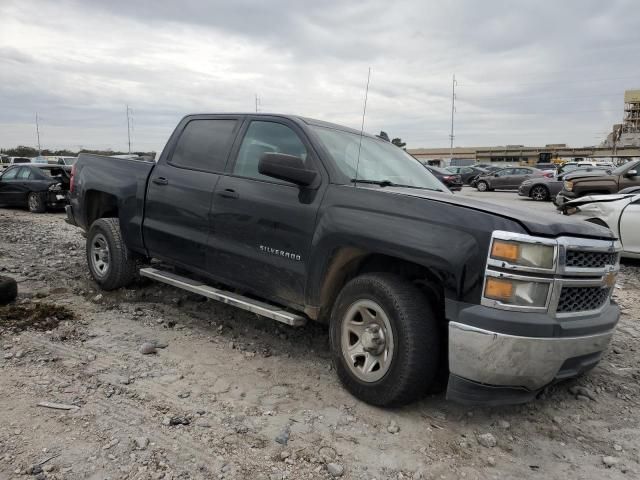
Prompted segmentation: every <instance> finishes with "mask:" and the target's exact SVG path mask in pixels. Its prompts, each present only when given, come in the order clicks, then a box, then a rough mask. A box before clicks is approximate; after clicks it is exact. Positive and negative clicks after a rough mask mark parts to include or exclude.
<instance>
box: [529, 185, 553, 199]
mask: <svg viewBox="0 0 640 480" xmlns="http://www.w3.org/2000/svg"><path fill="white" fill-rule="evenodd" d="M529 196H530V197H531V198H532V199H533V200H535V201H537V202H545V201H547V200H549V190H548V189H547V187H545V186H544V185H536V186H535V187H533V188H532V189H531V193H530V195H529Z"/></svg>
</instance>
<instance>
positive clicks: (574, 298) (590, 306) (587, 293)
mask: <svg viewBox="0 0 640 480" xmlns="http://www.w3.org/2000/svg"><path fill="white" fill-rule="evenodd" d="M610 293H611V289H610V288H602V287H563V288H562V291H561V292H560V300H559V301H558V308H557V309H556V311H557V312H558V313H572V312H586V311H589V310H597V309H599V308H600V307H602V306H603V305H604V304H605V302H607V301H608V299H609V294H610Z"/></svg>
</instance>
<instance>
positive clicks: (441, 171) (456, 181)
mask: <svg viewBox="0 0 640 480" xmlns="http://www.w3.org/2000/svg"><path fill="white" fill-rule="evenodd" d="M424 168H426V169H427V170H429V171H430V172H431V173H432V174H433V175H434V177H436V178H437V179H438V180H440V181H441V182H442V183H443V184H444V185H445V186H446V187H447V188H448V189H449V190H451V191H452V192H457V191H460V190H462V179H461V178H460V175H456V174H454V173H451V172H450V171H449V170H447V169H445V168H440V167H433V166H431V165H425V166H424Z"/></svg>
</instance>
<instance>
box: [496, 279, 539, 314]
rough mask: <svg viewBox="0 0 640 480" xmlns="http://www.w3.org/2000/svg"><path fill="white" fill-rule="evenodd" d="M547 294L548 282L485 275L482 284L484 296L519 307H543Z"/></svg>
mask: <svg viewBox="0 0 640 480" xmlns="http://www.w3.org/2000/svg"><path fill="white" fill-rule="evenodd" d="M548 295H549V283H541V282H525V281H521V280H512V279H506V278H495V277H487V281H486V283H485V286H484V296H485V298H489V299H491V300H497V301H498V302H500V303H504V304H508V305H515V306H520V307H540V308H544V307H545V306H546V305H547V297H548Z"/></svg>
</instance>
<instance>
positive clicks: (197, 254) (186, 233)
mask: <svg viewBox="0 0 640 480" xmlns="http://www.w3.org/2000/svg"><path fill="white" fill-rule="evenodd" d="M241 121H242V117H241V116H237V115H236V116H233V115H232V116H224V117H222V116H196V117H187V118H185V119H184V120H183V121H182V122H181V123H180V125H179V126H178V128H177V129H176V132H175V133H174V135H173V137H172V139H171V140H170V144H169V145H168V146H167V148H168V151H167V152H166V155H165V154H163V156H162V158H161V159H160V161H159V162H158V164H157V165H156V166H155V168H154V169H153V170H152V172H151V175H150V177H149V181H148V185H147V198H146V203H145V218H144V224H143V235H144V241H145V246H146V248H147V249H148V251H149V253H150V255H151V256H152V257H157V258H160V259H163V260H165V261H168V262H170V263H173V264H176V265H182V266H185V267H187V268H190V269H199V270H202V271H204V270H205V262H206V251H207V239H208V237H209V211H210V209H211V197H212V195H213V190H214V188H215V186H216V183H217V182H218V180H219V179H220V176H221V174H222V173H223V172H224V169H225V165H226V163H227V158H228V156H229V152H230V150H231V146H232V145H233V141H234V139H235V137H236V135H237V133H238V131H239V128H240V124H241Z"/></svg>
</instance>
